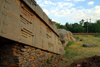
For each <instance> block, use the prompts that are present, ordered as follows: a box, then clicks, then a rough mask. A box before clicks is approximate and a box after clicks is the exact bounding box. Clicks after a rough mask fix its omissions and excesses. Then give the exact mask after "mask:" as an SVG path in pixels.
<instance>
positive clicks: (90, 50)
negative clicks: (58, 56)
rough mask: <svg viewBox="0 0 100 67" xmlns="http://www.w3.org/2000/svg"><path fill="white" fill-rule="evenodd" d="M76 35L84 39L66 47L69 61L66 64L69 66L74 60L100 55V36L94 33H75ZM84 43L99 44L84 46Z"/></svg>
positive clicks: (65, 57)
mask: <svg viewBox="0 0 100 67" xmlns="http://www.w3.org/2000/svg"><path fill="white" fill-rule="evenodd" d="M74 37H76V38H79V39H81V38H82V39H83V41H76V42H74V43H73V44H71V45H70V46H68V47H67V48H66V54H65V55H64V59H65V61H67V63H66V64H65V65H63V66H64V67H65V66H69V65H70V64H71V63H72V62H75V61H78V60H80V59H83V58H87V57H92V56H94V55H98V56H100V36H94V35H75V36H74ZM84 43H89V44H97V46H95V47H82V45H83V44H84Z"/></svg>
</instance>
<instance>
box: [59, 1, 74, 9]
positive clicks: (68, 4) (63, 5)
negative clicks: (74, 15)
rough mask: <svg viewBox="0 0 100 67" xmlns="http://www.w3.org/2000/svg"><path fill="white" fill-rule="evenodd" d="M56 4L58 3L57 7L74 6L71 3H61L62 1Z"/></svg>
mask: <svg viewBox="0 0 100 67" xmlns="http://www.w3.org/2000/svg"><path fill="white" fill-rule="evenodd" d="M57 4H58V7H59V8H63V7H67V8H70V7H72V6H74V4H73V3H63V2H58V3H57Z"/></svg>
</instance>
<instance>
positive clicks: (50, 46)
mask: <svg viewBox="0 0 100 67" xmlns="http://www.w3.org/2000/svg"><path fill="white" fill-rule="evenodd" d="M48 50H49V51H51V52H53V51H54V45H53V44H52V43H51V42H48Z"/></svg>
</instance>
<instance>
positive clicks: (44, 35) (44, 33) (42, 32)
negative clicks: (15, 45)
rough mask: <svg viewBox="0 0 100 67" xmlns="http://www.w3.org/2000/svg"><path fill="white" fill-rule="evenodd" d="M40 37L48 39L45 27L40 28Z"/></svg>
mask: <svg viewBox="0 0 100 67" xmlns="http://www.w3.org/2000/svg"><path fill="white" fill-rule="evenodd" d="M40 36H42V37H43V38H46V28H45V27H44V26H41V27H40Z"/></svg>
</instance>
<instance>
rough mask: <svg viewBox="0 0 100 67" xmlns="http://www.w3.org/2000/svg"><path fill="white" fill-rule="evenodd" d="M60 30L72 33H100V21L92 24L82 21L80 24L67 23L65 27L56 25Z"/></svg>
mask: <svg viewBox="0 0 100 67" xmlns="http://www.w3.org/2000/svg"><path fill="white" fill-rule="evenodd" d="M53 23H55V24H56V26H57V28H58V29H65V30H67V31H71V32H72V33H100V20H97V21H96V22H95V23H90V22H88V21H86V22H84V19H82V20H81V21H80V22H79V23H73V24H69V23H68V22H66V24H65V25H62V24H59V23H56V22H54V21H53Z"/></svg>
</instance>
